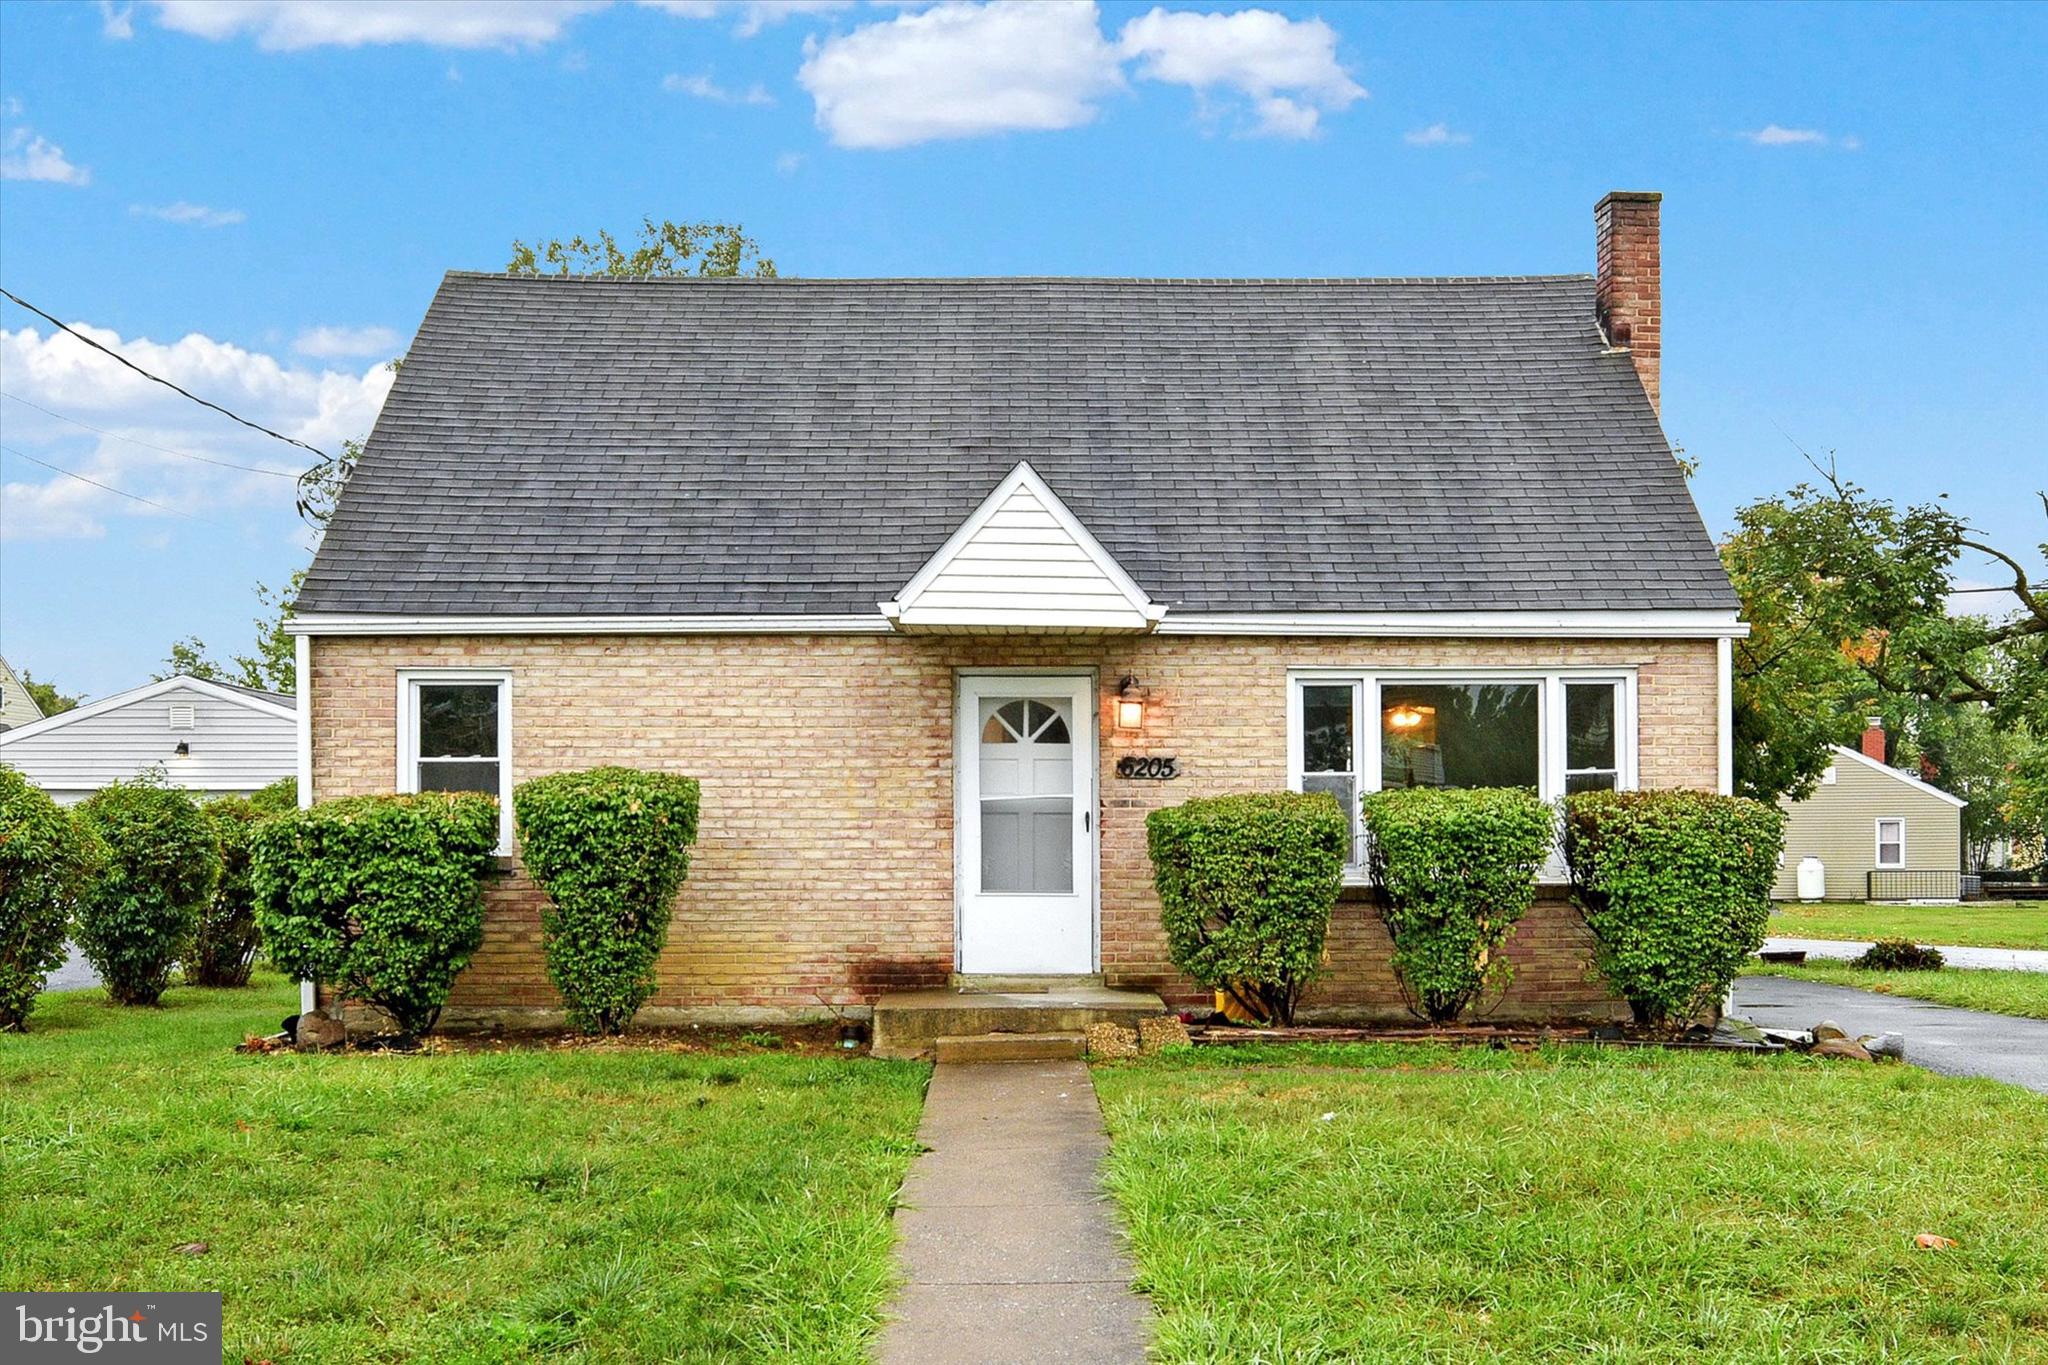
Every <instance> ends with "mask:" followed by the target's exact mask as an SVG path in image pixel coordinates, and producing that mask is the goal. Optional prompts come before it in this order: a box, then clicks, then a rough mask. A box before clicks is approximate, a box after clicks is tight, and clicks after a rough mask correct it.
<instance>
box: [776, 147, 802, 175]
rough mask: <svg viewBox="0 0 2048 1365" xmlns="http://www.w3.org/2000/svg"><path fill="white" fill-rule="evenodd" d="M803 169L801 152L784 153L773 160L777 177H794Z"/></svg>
mask: <svg viewBox="0 0 2048 1365" xmlns="http://www.w3.org/2000/svg"><path fill="white" fill-rule="evenodd" d="M803 168H804V154H803V153H802V152H784V153H782V154H781V155H780V156H778V157H776V158H775V173H776V174H777V175H795V174H796V173H797V172H798V171H800V170H802V169H803Z"/></svg>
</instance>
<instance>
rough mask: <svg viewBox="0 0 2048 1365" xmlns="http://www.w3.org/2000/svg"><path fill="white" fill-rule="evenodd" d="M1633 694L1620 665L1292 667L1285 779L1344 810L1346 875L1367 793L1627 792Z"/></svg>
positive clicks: (1357, 868)
mask: <svg viewBox="0 0 2048 1365" xmlns="http://www.w3.org/2000/svg"><path fill="white" fill-rule="evenodd" d="M1634 696H1635V686H1634V677H1633V675H1632V674H1629V673H1624V672H1610V673H1596V672H1593V671H1591V670H1580V669H1558V670H1536V671H1532V672H1528V673H1521V672H1513V673H1511V672H1509V671H1507V670H1498V671H1495V670H1475V671H1473V672H1472V673H1471V674H1464V675H1461V674H1457V673H1451V672H1448V671H1446V672H1441V673H1439V672H1431V673H1427V674H1422V673H1415V674H1404V673H1388V674H1378V675H1374V674H1367V673H1357V674H1345V673H1342V672H1341V671H1337V670H1321V669H1317V670H1302V671H1300V672H1299V673H1297V674H1295V675H1294V694H1293V699H1292V700H1293V707H1292V712H1291V720H1292V724H1291V725H1290V741H1291V750H1290V754H1289V767H1290V773H1289V776H1290V779H1291V780H1292V783H1293V785H1294V787H1295V789H1296V790H1298V791H1326V792H1329V793H1330V794H1331V795H1333V796H1335V797H1336V798H1337V800H1338V802H1339V803H1340V804H1342V805H1343V806H1344V808H1345V810H1346V811H1347V812H1349V813H1350V815H1351V820H1352V859H1351V870H1352V875H1353V877H1354V878H1355V877H1357V876H1358V875H1360V873H1361V872H1362V868H1363V863H1364V861H1365V859H1364V841H1363V838H1362V831H1361V825H1360V821H1359V818H1358V811H1359V803H1360V799H1361V798H1362V797H1363V795H1364V794H1365V793H1368V792H1374V791H1388V790H1394V789H1397V788H1405V787H1440V788H1473V787H1518V788H1521V789H1523V790H1525V791H1532V792H1534V793H1536V794H1537V795H1538V796H1539V797H1541V798H1542V799H1544V800H1546V801H1548V800H1553V799H1555V798H1557V797H1559V796H1562V795H1564V794H1565V793H1567V792H1584V791H1619V790H1626V789H1628V788H1630V787H1633V786H1634V785H1635V713H1634Z"/></svg>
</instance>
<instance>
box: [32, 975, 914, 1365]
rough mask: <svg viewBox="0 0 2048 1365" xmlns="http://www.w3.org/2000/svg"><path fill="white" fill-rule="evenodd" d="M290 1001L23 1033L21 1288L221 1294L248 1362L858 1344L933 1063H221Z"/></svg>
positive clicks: (703, 1353) (70, 1004) (242, 1001)
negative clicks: (196, 1249)
mask: <svg viewBox="0 0 2048 1365" xmlns="http://www.w3.org/2000/svg"><path fill="white" fill-rule="evenodd" d="M295 998H296V992H295V990H294V988H293V987H291V986H290V985H289V984H287V983H285V982H282V981H280V980H278V979H277V978H275V977H270V978H267V979H265V980H263V981H262V982H261V984H260V985H259V986H258V987H255V988H252V989H249V990H245V991H201V990H185V989H177V988H174V989H172V990H171V991H170V992H168V993H167V994H166V995H165V1003H166V1008H164V1009H161V1010H122V1009H117V1008H115V1007H112V1006H109V1005H106V1004H104V1003H103V1002H102V997H101V995H100V993H99V992H98V991H87V992H75V993H66V994H63V995H46V996H44V997H43V1000H42V1003H41V1005H40V1006H39V1007H38V1009H37V1012H36V1014H35V1017H34V1019H33V1021H32V1023H33V1028H34V1031H33V1032H31V1033H29V1034H28V1035H26V1036H0V1284H4V1285H6V1286H7V1287H8V1288H10V1289H153V1290H173V1289H219V1290H222V1291H223V1292H224V1293H225V1296H226V1298H225V1311H226V1334H227V1341H226V1346H227V1348H228V1354H229V1358H230V1359H241V1358H242V1357H244V1356H247V1357H249V1358H251V1359H254V1360H263V1359H265V1358H271V1359H276V1360H278V1361H280V1362H284V1361H321V1362H326V1361H350V1362H353V1361H399V1360H404V1361H417V1362H428V1361H478V1360H503V1359H514V1358H517V1359H525V1358H528V1357H535V1356H546V1357H548V1358H550V1359H556V1360H573V1361H646V1360H676V1359H688V1360H730V1359H741V1358H746V1359H755V1358H763V1357H782V1358H787V1359H800V1360H805V1361H812V1360H820V1361H826V1360H858V1359H862V1358H864V1356H865V1353H866V1351H867V1350H868V1347H869V1345H870V1342H871V1340H872V1338H873V1335H874V1332H875V1328H876V1325H877V1323H878V1321H879V1312H880V1309H881V1307H882V1305H883V1303H884V1301H885V1300H886V1298H887V1295H888V1293H889V1292H890V1289H891V1286H892V1283H893V1270H892V1267H891V1260H890V1252H891V1240H892V1236H893V1233H892V1229H891V1226H890V1221H889V1210H890V1206H891V1201H892V1199H893V1197H894V1195H895V1191H896V1188H897V1185H898V1183H899V1181H900V1180H901V1177H902V1175H903V1172H904V1170H905V1168H906V1167H907V1166H908V1164H909V1162H910V1160H911V1157H912V1156H913V1154H914V1153H915V1150H916V1147H915V1142H914V1140H913V1133H914V1131H915V1129H916V1125H917V1119H918V1113H919V1110H920V1108H921V1107H922V1103H923V1094H924V1082H925V1077H926V1074H927V1068H925V1067H924V1066H922V1065H918V1064H914V1063H900V1062H876V1061H869V1060H864V1059H853V1058H844V1057H840V1056H837V1055H823V1056H818V1055H812V1056H800V1055H785V1054H782V1053H778V1052H764V1051H757V1050H753V1049H744V1048H741V1049H735V1050H729V1051H725V1052H701V1051H699V1052H691V1051H682V1050H655V1049H634V1050H628V1049H605V1050H588V1049H577V1050H545V1049H542V1050H523V1049H522V1050H506V1051H495V1052H462V1053H438V1054H429V1055H417V1056H396V1055H330V1056H239V1055H236V1054H234V1053H233V1052H231V1051H230V1050H229V1049H230V1048H231V1047H232V1046H233V1044H235V1043H236V1042H238V1041H240V1039H241V1038H242V1037H243V1035H244V1034H246V1033H249V1032H267V1031H269V1030H272V1029H275V1028H276V1027H277V1021H278V1020H279V1019H280V1018H282V1017H283V1016H284V1015H286V1014H288V1013H290V1012H291V1011H292V1010H293V1009H294V1008H295V1005H294V1001H295ZM195 1241H203V1242H207V1243H210V1244H211V1247H212V1249H211V1251H210V1252H208V1253H207V1254H205V1255H202V1256H196V1257H195V1256H186V1255H181V1254H179V1253H178V1252H177V1251H176V1250H175V1248H176V1247H178V1246H179V1245H180V1244H181V1243H187V1242H195Z"/></svg>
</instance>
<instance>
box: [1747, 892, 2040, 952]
mask: <svg viewBox="0 0 2048 1365" xmlns="http://www.w3.org/2000/svg"><path fill="white" fill-rule="evenodd" d="M1771 932H1772V933H1774V934H1783V935H1785V936H1786V937H1789V938H1842V939H1851V940H1855V939H1880V938H1910V939H1913V940H1915V941H1917V942H1920V943H1952V944H1955V945H1957V946H1959V947H1965V948H2048V901H2033V902H2031V903H2023V902H2015V901H1987V902H1982V903H1973V904H1965V905H1866V904H1864V903H1863V902H1861V901H1819V902H1816V903H1814V904H1812V905H1799V904H1795V903H1791V902H1782V901H1781V902H1780V903H1779V904H1778V905H1777V906H1776V908H1775V909H1774V910H1773V911H1772V914H1771Z"/></svg>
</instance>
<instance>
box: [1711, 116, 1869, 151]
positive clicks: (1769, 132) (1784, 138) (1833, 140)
mask: <svg viewBox="0 0 2048 1365" xmlns="http://www.w3.org/2000/svg"><path fill="white" fill-rule="evenodd" d="M1736 136H1737V137H1739V138H1741V139H1742V140H1743V141H1744V142H1747V143H1750V144H1751V145H1752V146H1757V147H1833V148H1836V149H1837V150H1839V151H1844V152H1860V151H1862V150H1863V139H1862V138H1860V137H1857V136H1856V135H1855V134H1854V133H1850V134H1848V135H1847V136H1844V137H1829V136H1828V135H1827V134H1826V133H1824V132H1822V131H1821V130H1820V129H1818V128H1787V127H1784V126H1783V125H1781V124H1776V123H1766V124H1765V125H1764V126H1763V127H1761V128H1758V129H1755V130H1753V131H1751V132H1746V133H1738V134H1736Z"/></svg>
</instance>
